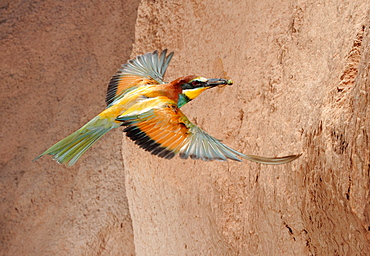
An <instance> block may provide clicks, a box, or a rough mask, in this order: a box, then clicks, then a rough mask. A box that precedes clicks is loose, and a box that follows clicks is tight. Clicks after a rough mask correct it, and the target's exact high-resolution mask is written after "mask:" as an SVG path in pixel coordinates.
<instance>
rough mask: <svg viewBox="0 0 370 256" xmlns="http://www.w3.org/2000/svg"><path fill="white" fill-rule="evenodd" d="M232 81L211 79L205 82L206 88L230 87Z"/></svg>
mask: <svg viewBox="0 0 370 256" xmlns="http://www.w3.org/2000/svg"><path fill="white" fill-rule="evenodd" d="M232 84H233V80H227V79H221V78H211V79H208V81H207V86H208V87H216V86H219V85H232Z"/></svg>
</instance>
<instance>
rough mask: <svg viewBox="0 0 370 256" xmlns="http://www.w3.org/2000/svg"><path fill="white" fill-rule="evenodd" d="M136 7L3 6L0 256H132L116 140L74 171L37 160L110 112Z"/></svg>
mask: <svg viewBox="0 0 370 256" xmlns="http://www.w3.org/2000/svg"><path fill="white" fill-rule="evenodd" d="M138 5H139V1H125V2H124V3H123V2H122V1H118V0H117V1H115V0H108V1H70V0H67V1H51V0H48V1H18V0H15V1H14V0H11V1H0V17H1V18H0V48H1V50H0V72H1V109H2V111H1V120H2V125H1V143H0V146H1V150H0V152H1V173H0V195H1V197H0V198H1V201H0V202H1V206H0V245H1V248H0V255H11V256H14V255H134V244H133V232H132V224H131V219H130V214H129V210H128V203H127V198H126V192H125V186H124V182H125V181H124V180H125V178H124V172H123V165H122V156H121V152H120V151H121V150H120V148H121V136H122V135H121V133H120V132H117V133H111V134H108V135H107V137H106V138H104V139H103V140H102V142H101V143H97V144H96V145H95V146H94V148H92V149H91V150H90V154H88V155H87V156H86V157H84V158H83V159H81V161H80V162H79V163H77V164H76V165H75V166H73V167H72V168H66V167H64V166H61V165H58V164H56V163H55V162H54V161H51V159H50V158H49V157H45V158H42V159H40V160H38V161H37V162H35V163H31V160H32V159H33V158H35V157H36V156H37V155H38V154H40V153H41V152H42V151H44V150H45V149H46V148H48V147H49V146H51V145H52V143H55V142H56V141H57V140H59V139H62V138H63V137H65V136H66V135H68V134H69V133H71V132H73V131H74V130H76V129H78V128H79V127H80V126H82V125H83V124H84V123H85V122H87V121H88V120H89V119H91V118H92V117H93V116H94V115H96V114H97V113H99V111H101V110H102V109H104V107H105V102H104V99H105V92H106V84H107V82H108V81H109V78H110V76H111V75H112V74H113V73H114V72H115V70H116V69H117V68H118V67H119V66H120V64H121V63H122V62H123V61H126V59H127V58H129V57H130V53H131V52H132V43H133V41H134V29H135V21H136V17H137V7H138ZM122 252H124V253H122Z"/></svg>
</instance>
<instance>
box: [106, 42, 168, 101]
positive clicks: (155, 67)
mask: <svg viewBox="0 0 370 256" xmlns="http://www.w3.org/2000/svg"><path fill="white" fill-rule="evenodd" d="M166 55H167V49H166V50H164V51H162V53H161V54H160V55H159V54H158V51H154V52H148V53H146V54H144V55H140V56H137V57H136V58H135V59H132V60H129V61H128V62H127V63H126V64H123V65H122V67H121V68H120V69H118V71H117V73H116V75H114V76H113V77H112V78H111V80H110V82H109V85H108V90H107V97H106V103H107V105H108V106H109V105H111V104H112V103H113V102H114V101H115V100H116V99H117V98H120V96H122V95H123V94H125V93H126V92H127V91H129V90H132V89H133V88H136V87H138V86H142V85H147V84H163V83H164V82H163V77H164V74H165V73H166V69H167V67H168V65H169V63H170V61H171V58H172V56H173V52H171V53H170V54H168V55H167V56H166Z"/></svg>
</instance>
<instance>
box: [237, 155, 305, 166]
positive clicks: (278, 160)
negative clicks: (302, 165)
mask: <svg viewBox="0 0 370 256" xmlns="http://www.w3.org/2000/svg"><path fill="white" fill-rule="evenodd" d="M301 155H302V154H299V155H289V156H282V157H263V156H253V155H244V154H241V155H240V156H241V157H242V158H244V159H247V160H249V161H253V162H257V163H261V164H286V163H289V162H291V161H293V160H295V159H297V158H298V157H300V156H301Z"/></svg>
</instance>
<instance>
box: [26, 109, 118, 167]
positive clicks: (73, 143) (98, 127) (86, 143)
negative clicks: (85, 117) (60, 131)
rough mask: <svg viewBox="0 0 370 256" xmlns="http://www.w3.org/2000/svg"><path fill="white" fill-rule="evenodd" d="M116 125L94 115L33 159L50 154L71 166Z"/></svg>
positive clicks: (59, 161) (116, 125)
mask: <svg viewBox="0 0 370 256" xmlns="http://www.w3.org/2000/svg"><path fill="white" fill-rule="evenodd" d="M118 126H119V124H117V123H116V122H114V121H113V122H112V121H110V120H108V119H105V118H102V117H100V116H96V117H94V118H93V119H92V120H90V121H89V122H88V123H87V124H85V125H84V126H83V127H81V128H80V129H79V130H77V131H75V132H74V133H72V134H71V135H69V136H68V137H66V138H64V139H62V140H61V141H59V142H57V143H56V144H54V145H53V146H51V147H50V148H49V149H48V150H46V151H45V152H44V153H42V154H41V155H39V156H38V157H36V158H35V159H34V160H33V161H36V160H37V159H39V158H40V157H42V156H44V155H52V156H53V158H54V159H55V160H56V161H57V162H58V163H61V164H66V165H67V166H68V167H69V166H72V165H73V164H75V163H76V161H77V160H78V159H79V158H80V157H81V155H82V154H83V153H84V152H85V151H86V150H87V149H89V148H90V147H91V146H92V145H93V144H94V143H95V142H96V141H98V140H99V139H100V138H101V137H102V136H103V135H104V134H106V133H107V132H108V131H109V130H111V129H112V128H117V127H118Z"/></svg>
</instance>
